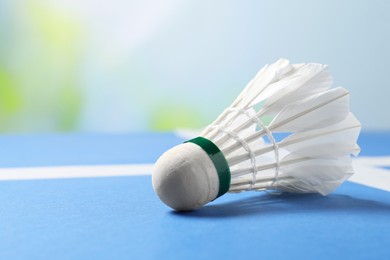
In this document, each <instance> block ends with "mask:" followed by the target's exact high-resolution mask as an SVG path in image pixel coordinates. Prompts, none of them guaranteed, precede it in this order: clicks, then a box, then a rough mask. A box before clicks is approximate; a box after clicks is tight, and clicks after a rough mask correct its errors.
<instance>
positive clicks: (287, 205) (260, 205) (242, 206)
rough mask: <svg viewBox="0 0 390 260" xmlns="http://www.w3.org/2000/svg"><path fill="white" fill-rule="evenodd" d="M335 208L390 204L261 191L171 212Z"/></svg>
mask: <svg viewBox="0 0 390 260" xmlns="http://www.w3.org/2000/svg"><path fill="white" fill-rule="evenodd" d="M337 211H338V212H340V211H348V212H356V213H361V212H364V213H365V214H390V204H389V203H383V202H378V201H372V200H365V199H359V198H354V197H351V196H347V195H339V194H332V195H329V196H325V197H324V196H321V195H317V194H281V195H269V194H262V195H255V196H252V197H250V198H245V199H238V200H234V201H229V202H224V203H220V204H218V203H215V204H212V205H206V206H204V207H202V208H200V209H198V210H194V211H190V212H177V211H172V214H175V215H178V216H183V217H198V218H199V217H205V218H228V217H237V216H246V215H256V214H258V215H264V214H268V215H269V214H284V213H289V214H294V213H299V214H302V212H306V213H308V214H309V213H318V212H328V213H329V212H337Z"/></svg>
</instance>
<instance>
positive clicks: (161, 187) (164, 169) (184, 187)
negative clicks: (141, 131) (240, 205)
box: [152, 143, 219, 211]
mask: <svg viewBox="0 0 390 260" xmlns="http://www.w3.org/2000/svg"><path fill="white" fill-rule="evenodd" d="M152 184H153V188H154V191H155V192H156V193H157V195H158V196H159V197H160V199H161V200H162V201H163V202H164V203H165V204H167V205H168V206H170V207H171V208H173V209H175V210H179V211H187V210H193V209H197V208H199V207H201V206H203V205H204V204H206V203H208V202H210V201H212V200H214V199H215V198H216V197H217V195H218V191H219V179H218V173H217V171H216V169H215V166H214V164H213V162H212V161H211V159H210V157H209V156H208V155H207V153H206V152H205V151H204V150H203V149H202V148H201V147H199V146H198V145H196V144H193V143H184V144H180V145H178V146H175V147H173V148H172V149H170V150H168V151H167V152H165V153H164V154H163V155H161V157H160V158H159V159H158V160H157V162H156V164H155V166H154V169H153V175H152Z"/></svg>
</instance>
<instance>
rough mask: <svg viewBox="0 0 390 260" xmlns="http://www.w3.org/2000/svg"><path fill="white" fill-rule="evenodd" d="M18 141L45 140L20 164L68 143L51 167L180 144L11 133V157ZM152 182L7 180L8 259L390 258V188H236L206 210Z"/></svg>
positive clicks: (144, 156)
mask: <svg viewBox="0 0 390 260" xmlns="http://www.w3.org/2000/svg"><path fill="white" fill-rule="evenodd" d="M381 137H382V138H378V137H376V134H363V135H362V137H361V142H360V144H361V146H362V147H363V148H364V149H365V150H363V154H365V155H370V153H369V152H372V153H371V154H373V155H388V154H389V152H390V151H389V147H390V146H388V145H389V140H390V138H389V135H385V134H384V135H383V136H381ZM8 138H10V139H12V142H11V141H9V142H8V143H7V146H10V145H11V144H12V145H11V146H12V147H8V148H9V149H11V150H12V154H13V156H17V152H18V147H19V148H26V147H28V145H30V144H35V145H32V146H31V147H32V150H30V152H34V155H32V156H33V157H32V158H34V160H33V159H31V158H30V157H29V158H13V157H12V156H9V157H7V158H11V159H12V158H13V160H12V164H11V165H12V166H18V165H21V166H26V165H35V166H36V165H44V163H45V161H44V160H43V157H45V156H44V155H45V151H57V150H56V149H59V148H61V147H62V150H61V149H59V150H58V152H53V153H50V152H47V153H46V159H47V162H48V165H58V164H87V163H91V162H92V163H97V164H102V163H118V162H121V163H139V162H146V163H151V162H153V161H154V160H155V158H156V156H158V154H159V153H160V150H165V149H166V148H168V147H169V146H171V145H174V144H176V143H178V142H180V140H179V139H178V138H176V137H174V136H173V135H171V134H139V135H138V134H136V135H122V136H104V135H94V136H87V135H85V136H84V135H80V136H50V137H45V136H39V137H27V136H25V137H16V136H14V137H1V139H2V140H1V141H2V144H3V147H2V148H3V149H2V151H1V154H2V156H1V158H4V156H3V155H4V154H5V152H4V150H5V148H7V146H4V141H7V140H10V139H8ZM48 140H50V142H48ZM145 140H149V141H150V142H149V141H147V145H145V146H143V145H140V144H141V143H143V142H142V141H145ZM375 140H380V142H378V143H375V142H374V141H375ZM38 143H39V144H40V145H39V147H38V146H37V144H38ZM27 144H28V145H27ZM135 144H137V145H135ZM382 146H385V147H382ZM130 147H132V148H130ZM134 147H138V148H137V149H134ZM375 147H378V149H375ZM51 149H53V150H51ZM21 154H23V155H24V156H27V152H26V151H22V152H21ZM59 156H60V157H61V158H59ZM2 164H3V165H6V162H2ZM389 173H390V171H389ZM150 182H151V180H150V176H138V177H113V178H88V179H64V180H61V179H57V180H33V181H2V182H0V259H183V258H185V259H198V258H203V259H206V258H207V259H210V258H215V259H220V258H222V257H223V258H224V259H242V258H254V257H256V258H258V259H281V258H288V259H298V258H299V259H386V258H387V257H388V256H389V255H390V247H389V246H388V243H389V241H390V233H389V232H388V231H389V230H390V192H385V191H380V190H376V189H372V188H368V187H364V186H361V185H357V184H352V183H348V182H347V183H345V184H344V185H342V186H341V187H340V188H339V189H338V190H337V191H336V192H334V193H333V194H331V195H330V196H327V197H322V196H320V195H291V194H286V195H281V196H275V195H268V194H267V193H256V192H246V193H240V194H227V195H225V196H222V197H221V198H219V199H217V200H216V201H214V202H212V203H210V204H209V205H207V206H205V207H203V208H202V209H200V210H198V211H193V212H187V213H177V212H174V211H172V210H170V209H169V208H167V207H166V206H165V205H164V204H162V203H161V202H160V201H159V200H158V198H157V197H156V195H155V194H154V193H153V190H152V187H151V183H150Z"/></svg>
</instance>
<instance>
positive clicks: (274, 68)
mask: <svg viewBox="0 0 390 260" xmlns="http://www.w3.org/2000/svg"><path fill="white" fill-rule="evenodd" d="M331 85H332V77H331V75H330V74H329V72H328V71H327V66H326V65H322V64H317V63H308V64H291V63H290V62H289V61H288V60H286V59H280V60H278V61H277V62H275V63H273V64H271V65H266V66H265V67H264V68H262V69H261V70H260V71H259V72H258V74H257V75H256V76H255V78H254V79H253V80H252V81H250V82H249V84H248V85H247V86H246V87H245V88H244V90H243V91H242V92H241V93H240V94H239V96H238V97H237V98H236V100H235V101H234V102H233V103H232V104H231V105H230V106H229V107H228V108H227V109H225V111H223V113H222V114H221V115H219V116H218V118H217V119H216V120H215V121H214V122H213V123H212V124H210V125H209V126H207V127H206V128H205V129H204V130H203V132H202V133H201V134H200V137H198V138H195V139H192V140H189V141H187V142H185V143H183V144H180V145H178V146H176V147H174V148H172V149H170V150H169V151H167V152H166V153H164V154H163V155H162V156H161V157H160V158H159V159H158V161H157V162H156V164H155V167H154V170H153V175H152V183H153V187H154V190H155V192H156V193H157V195H158V196H159V197H160V199H161V200H162V201H163V202H164V203H165V204H167V205H168V206H170V207H172V208H173V209H176V210H193V209H196V208H199V207H201V206H203V205H204V204H206V203H208V202H210V201H212V200H214V199H216V198H218V197H219V196H221V195H223V194H224V193H226V192H233V193H234V192H242V191H248V190H254V191H267V190H277V191H281V192H296V193H320V194H322V195H327V194H329V193H330V192H332V191H333V190H334V189H336V188H337V187H338V186H339V185H340V184H342V183H343V182H344V181H345V180H346V179H348V178H349V177H350V176H351V175H352V174H353V168H352V161H351V155H355V156H357V155H358V153H359V151H360V148H359V146H358V145H357V144H356V140H357V138H358V136H359V133H360V128H361V125H360V122H359V121H358V120H357V119H356V118H355V116H354V115H353V114H352V113H351V112H350V111H349V92H348V91H347V90H346V89H344V88H342V87H336V88H331ZM274 133H284V136H285V137H284V138H283V139H281V140H276V139H275V138H274Z"/></svg>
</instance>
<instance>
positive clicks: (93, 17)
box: [0, 0, 390, 133]
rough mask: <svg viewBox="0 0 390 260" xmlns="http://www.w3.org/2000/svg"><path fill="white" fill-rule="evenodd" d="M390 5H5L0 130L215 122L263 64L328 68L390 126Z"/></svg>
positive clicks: (85, 0) (376, 124) (366, 120)
mask: <svg viewBox="0 0 390 260" xmlns="http://www.w3.org/2000/svg"><path fill="white" fill-rule="evenodd" d="M389 17H390V2H388V1H336V0H334V1H308V0H306V1H305V0H299V1H297V0H293V1H281V0H276V1H192V0H191V1H178V0H167V1H157V0H154V1H151V0H146V1H133V0H131V1H124V0H113V1H90V0H81V1H75V0H69V1H65V0H53V1H43V0H42V1H38V0H25V1H13V0H0V132H2V133H32V132H34V133H37V132H38V133H48V132H69V131H76V132H126V131H145V130H172V129H177V128H198V127H202V126H204V125H206V124H208V123H210V122H211V121H212V120H213V119H214V118H215V117H216V116H217V115H218V114H219V113H220V112H221V111H222V110H223V109H224V107H226V106H227V105H229V104H230V102H231V101H233V99H234V98H235V96H236V95H237V94H238V93H239V92H240V91H241V89H242V88H243V87H244V86H245V85H246V83H247V82H248V81H249V80H250V79H251V78H252V77H253V76H254V75H255V74H256V72H257V70H258V69H260V68H261V67H262V66H263V65H264V64H266V63H271V62H273V61H275V60H276V59H278V58H280V57H285V58H288V59H290V60H291V61H292V62H294V63H300V62H319V63H325V64H328V65H329V66H330V70H331V72H332V73H333V75H334V77H335V83H336V85H343V86H345V87H346V88H348V89H349V90H350V91H351V96H352V100H351V106H352V111H353V112H354V113H355V114H356V115H357V117H358V118H359V119H360V120H361V121H362V123H363V127H364V129H366V130H367V129H368V130H389V129H390V116H389V113H388V111H389V106H388V103H389V102H388V97H389V96H390V86H389V80H388V77H387V74H388V71H387V70H388V67H389V65H388V60H389V58H390V51H389V46H390V35H389V34H390V33H389V25H390V18H389Z"/></svg>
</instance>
